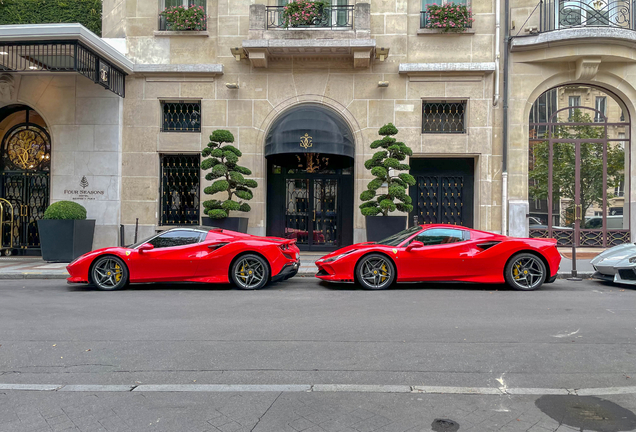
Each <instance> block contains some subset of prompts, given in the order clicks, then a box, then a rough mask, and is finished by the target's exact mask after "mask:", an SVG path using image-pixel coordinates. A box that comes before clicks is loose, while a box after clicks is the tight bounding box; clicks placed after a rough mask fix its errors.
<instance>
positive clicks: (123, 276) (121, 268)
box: [91, 256, 128, 291]
mask: <svg viewBox="0 0 636 432" xmlns="http://www.w3.org/2000/svg"><path fill="white" fill-rule="evenodd" d="M91 280H92V281H93V284H95V286H96V287H97V288H98V289H100V290H102V291H115V290H118V289H122V288H123V287H125V286H126V284H128V268H127V267H126V264H124V262H123V261H122V260H121V259H119V258H117V257H115V256H103V257H99V258H97V260H96V261H95V263H94V264H93V267H92V269H91Z"/></svg>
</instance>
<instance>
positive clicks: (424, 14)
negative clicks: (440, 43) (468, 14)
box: [420, 11, 473, 29]
mask: <svg viewBox="0 0 636 432" xmlns="http://www.w3.org/2000/svg"><path fill="white" fill-rule="evenodd" d="M429 23H430V14H429V12H428V11H421V12H420V28H421V29H425V28H429V27H427V25H428V24H429ZM465 28H473V22H472V21H469V22H468V24H466V27H465Z"/></svg>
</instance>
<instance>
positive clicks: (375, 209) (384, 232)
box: [360, 123, 415, 241]
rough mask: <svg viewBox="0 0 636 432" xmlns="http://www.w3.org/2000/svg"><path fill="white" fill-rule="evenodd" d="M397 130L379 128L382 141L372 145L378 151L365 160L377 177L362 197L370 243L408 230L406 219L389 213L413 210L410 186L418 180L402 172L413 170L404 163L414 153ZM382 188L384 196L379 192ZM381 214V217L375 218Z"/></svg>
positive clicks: (388, 125)
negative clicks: (397, 138)
mask: <svg viewBox="0 0 636 432" xmlns="http://www.w3.org/2000/svg"><path fill="white" fill-rule="evenodd" d="M397 133H398V129H397V128H396V127H395V126H393V124H392V123H389V124H386V125H384V126H382V127H381V128H380V130H379V131H378V134H379V135H381V136H382V137H383V138H382V139H379V140H376V141H373V142H372V143H371V148H372V149H378V148H380V149H381V150H379V151H377V152H375V153H374V154H373V156H372V157H371V159H369V160H367V161H365V163H364V167H365V168H366V169H368V170H370V171H371V174H373V176H374V177H375V178H374V179H373V180H371V181H370V182H369V184H368V185H367V190H365V191H364V192H362V193H361V194H360V199H361V200H362V201H364V202H363V203H362V204H361V205H360V210H361V212H362V214H363V215H364V216H366V220H367V240H369V241H377V240H381V239H383V238H385V237H387V236H389V235H391V234H395V233H396V232H399V231H401V230H403V229H404V228H405V227H406V216H395V217H391V218H389V217H388V216H389V213H391V212H394V211H396V210H397V211H400V212H404V213H408V212H410V211H412V210H413V205H412V199H411V197H410V196H409V195H408V193H407V189H408V187H409V186H412V185H414V184H415V179H414V178H413V176H412V175H410V174H409V173H404V172H403V173H399V172H398V171H407V170H409V169H410V166H409V165H408V164H405V163H402V161H403V160H404V159H406V157H407V156H411V155H412V154H413V151H412V150H411V149H410V148H409V147H408V146H407V145H406V144H404V143H403V142H399V141H397V140H396V139H395V138H393V135H396V134H397ZM381 188H382V193H379V194H378V191H379V190H380V189H381ZM378 215H381V216H382V217H378V218H374V216H378Z"/></svg>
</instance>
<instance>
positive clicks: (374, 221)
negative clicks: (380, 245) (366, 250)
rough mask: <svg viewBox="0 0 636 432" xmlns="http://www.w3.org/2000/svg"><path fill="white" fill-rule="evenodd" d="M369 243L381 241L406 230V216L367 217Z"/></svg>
mask: <svg viewBox="0 0 636 432" xmlns="http://www.w3.org/2000/svg"><path fill="white" fill-rule="evenodd" d="M365 218H366V222H367V241H379V240H382V239H385V238H387V237H388V236H391V235H393V234H396V233H399V232H400V231H403V230H405V229H406V216H366V217H365Z"/></svg>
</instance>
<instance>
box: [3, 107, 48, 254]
mask: <svg viewBox="0 0 636 432" xmlns="http://www.w3.org/2000/svg"><path fill="white" fill-rule="evenodd" d="M19 111H20V110H19V109H18V110H14V111H13V112H19ZM22 111H26V122H24V123H19V124H16V125H14V126H13V127H11V128H10V129H9V130H8V131H7V132H6V134H5V135H4V137H3V138H2V166H1V168H2V171H1V175H0V194H1V196H0V197H1V198H4V199H6V200H8V201H9V202H10V203H11V204H12V205H13V224H6V223H5V224H3V227H2V228H3V229H2V244H3V246H7V245H9V244H11V240H13V248H14V250H17V252H18V253H21V254H28V253H31V252H33V253H37V252H39V250H40V236H39V233H38V227H37V221H38V220H39V219H41V218H42V217H43V215H44V210H46V207H47V206H48V204H49V169H50V165H51V140H50V137H49V134H48V132H47V130H46V129H45V128H44V127H42V126H40V125H39V124H35V123H31V122H30V121H29V119H30V110H29V109H28V108H27V107H24V109H22ZM3 211H4V215H3V220H4V221H10V220H11V212H10V210H9V209H8V206H5V207H3Z"/></svg>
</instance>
